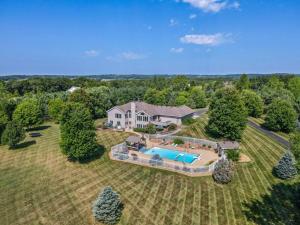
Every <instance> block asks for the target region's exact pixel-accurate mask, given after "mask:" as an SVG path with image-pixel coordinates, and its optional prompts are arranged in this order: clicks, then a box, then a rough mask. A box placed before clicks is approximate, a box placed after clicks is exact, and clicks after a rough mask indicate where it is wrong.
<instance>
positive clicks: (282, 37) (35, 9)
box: [0, 0, 300, 75]
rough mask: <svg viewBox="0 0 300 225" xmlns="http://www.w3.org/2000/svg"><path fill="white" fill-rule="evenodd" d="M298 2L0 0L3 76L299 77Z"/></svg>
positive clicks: (283, 0) (0, 44)
mask: <svg viewBox="0 0 300 225" xmlns="http://www.w3.org/2000/svg"><path fill="white" fill-rule="evenodd" d="M299 12H300V1H298V0H251V1H250V0H26V1H25V0H0V74H1V75H10V74H69V75H89V74H239V73H248V74H251V73H280V72H286V73H300V29H299V28H300V13H299Z"/></svg>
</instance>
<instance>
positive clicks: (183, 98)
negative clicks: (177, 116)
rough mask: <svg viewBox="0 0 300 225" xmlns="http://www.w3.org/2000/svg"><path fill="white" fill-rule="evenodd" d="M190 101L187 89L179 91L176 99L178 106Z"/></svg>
mask: <svg viewBox="0 0 300 225" xmlns="http://www.w3.org/2000/svg"><path fill="white" fill-rule="evenodd" d="M187 102H188V93H187V92H185V91H181V92H179V93H178V96H177V97H176V99H175V103H176V105H177V106H181V105H185V104H187Z"/></svg>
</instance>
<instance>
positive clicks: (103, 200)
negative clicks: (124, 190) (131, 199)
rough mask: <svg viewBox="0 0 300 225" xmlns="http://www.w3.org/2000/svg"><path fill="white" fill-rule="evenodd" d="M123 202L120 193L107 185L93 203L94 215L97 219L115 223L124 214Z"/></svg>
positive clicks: (110, 224)
mask: <svg viewBox="0 0 300 225" xmlns="http://www.w3.org/2000/svg"><path fill="white" fill-rule="evenodd" d="M122 210H123V204H122V202H121V199H120V197H119V195H118V194H117V193H116V192H114V191H113V190H112V188H111V187H105V188H104V190H103V191H102V193H100V194H99V196H98V198H97V199H96V201H95V202H94V204H93V208H92V211H93V215H94V217H95V218H96V220H98V221H100V222H102V223H105V224H109V225H113V224H116V223H117V222H118V221H119V220H120V217H121V215H122Z"/></svg>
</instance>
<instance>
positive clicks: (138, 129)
mask: <svg viewBox="0 0 300 225" xmlns="http://www.w3.org/2000/svg"><path fill="white" fill-rule="evenodd" d="M133 131H135V132H140V133H146V130H145V128H138V127H137V128H133Z"/></svg>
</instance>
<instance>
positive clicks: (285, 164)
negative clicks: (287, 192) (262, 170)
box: [274, 152, 297, 180]
mask: <svg viewBox="0 0 300 225" xmlns="http://www.w3.org/2000/svg"><path fill="white" fill-rule="evenodd" d="M274 173H275V175H276V176H277V177H279V178H281V179H284V180H285V179H289V178H292V177H294V176H295V175H296V174H297V169H296V167H295V165H294V159H293V155H292V154H291V153H290V152H286V153H285V154H284V155H283V156H282V158H281V159H280V160H279V162H278V164H277V166H275V167H274Z"/></svg>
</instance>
